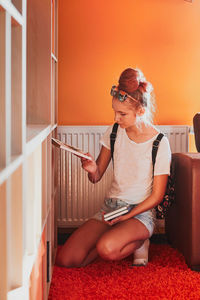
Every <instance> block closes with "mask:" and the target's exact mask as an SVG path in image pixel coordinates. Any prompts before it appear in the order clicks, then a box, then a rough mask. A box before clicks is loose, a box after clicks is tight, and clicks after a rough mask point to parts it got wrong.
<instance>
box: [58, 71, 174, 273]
mask: <svg viewBox="0 0 200 300" xmlns="http://www.w3.org/2000/svg"><path fill="white" fill-rule="evenodd" d="M151 92H152V86H151V84H150V83H149V82H147V81H146V79H145V78H144V75H143V74H142V72H141V71H140V70H138V69H132V68H128V69H126V70H124V71H123V72H122V74H121V76H120V78H119V83H118V85H117V86H113V87H112V89H111V95H112V97H113V98H112V107H113V110H114V114H115V122H117V123H118V124H119V126H118V131H117V137H116V142H115V148H114V176H113V181H112V184H111V188H110V190H109V191H108V195H107V198H106V199H105V203H104V205H103V208H102V210H101V211H100V212H98V213H97V214H95V215H94V216H93V217H92V218H91V219H89V220H88V221H87V222H86V223H84V224H83V225H82V226H81V227H80V228H78V229H77V230H76V231H75V232H74V233H73V234H72V235H71V236H70V238H69V239H68V240H67V241H66V243H65V245H64V246H63V247H62V248H61V251H60V252H59V253H58V256H57V264H58V265H61V266H65V267H81V266H86V265H87V264H88V263H90V262H92V261H93V260H94V259H95V258H96V257H97V256H98V255H99V256H101V257H102V258H103V259H105V260H121V259H123V258H125V257H127V256H128V255H130V254H132V253H134V260H133V264H134V265H146V264H147V262H148V247H149V238H150V237H151V235H152V234H153V230H154V214H153V208H154V207H155V206H156V205H157V204H159V203H160V202H161V200H162V198H163V195H164V193H165V188H166V183H167V177H168V175H169V173H170V161H171V151H170V147H169V142H168V140H167V138H166V137H163V139H162V140H161V142H160V145H159V148H158V152H157V157H156V163H155V168H154V177H153V176H152V173H153V169H152V143H153V141H154V140H155V139H156V137H157V135H158V134H159V131H158V130H157V129H156V128H155V127H154V126H153V125H152V123H151V117H152V110H153V105H152V96H151ZM111 131H112V126H110V127H109V128H108V129H107V131H106V133H105V134H104V136H103V137H102V139H101V144H102V148H101V151H100V154H99V156H98V158H97V160H96V162H95V161H94V159H92V161H90V160H87V159H81V162H82V167H83V169H84V170H85V171H87V172H88V178H89V180H90V181H91V182H93V183H96V182H97V181H99V180H100V179H101V177H102V176H103V174H104V172H105V171H106V168H107V167H108V164H109V162H110V160H111V150H110V133H111ZM89 155H90V154H89ZM94 201H95V200H94ZM126 204H131V205H133V208H132V210H131V211H130V212H129V213H127V214H125V215H122V216H119V217H117V218H115V219H113V220H111V221H107V222H106V221H104V218H103V213H102V211H106V209H108V210H109V209H110V208H113V207H115V208H117V207H121V206H123V205H126Z"/></svg>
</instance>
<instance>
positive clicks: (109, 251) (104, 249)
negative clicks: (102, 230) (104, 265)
mask: <svg viewBox="0 0 200 300" xmlns="http://www.w3.org/2000/svg"><path fill="white" fill-rule="evenodd" d="M96 248H97V252H98V254H99V255H100V256H101V257H102V258H103V259H105V260H117V259H118V251H117V249H116V247H115V246H114V243H113V242H112V241H111V240H109V239H104V238H102V239H100V240H99V241H98V243H97V245H96Z"/></svg>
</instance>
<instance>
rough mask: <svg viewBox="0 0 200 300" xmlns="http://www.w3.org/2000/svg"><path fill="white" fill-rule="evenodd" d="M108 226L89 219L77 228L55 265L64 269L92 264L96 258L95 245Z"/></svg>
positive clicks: (59, 254)
mask: <svg viewBox="0 0 200 300" xmlns="http://www.w3.org/2000/svg"><path fill="white" fill-rule="evenodd" d="M109 229H110V226H109V225H107V224H105V223H103V222H101V221H98V220H95V219H90V220H88V221H87V222H86V223H84V224H83V225H82V226H81V227H79V228H78V229H77V230H76V231H75V232H73V234H72V235H71V236H70V237H69V239H68V240H67V241H66V243H65V244H64V246H63V247H62V248H61V251H60V252H59V253H58V255H57V259H56V263H57V264H58V265H60V266H65V267H81V266H85V265H87V264H88V263H90V262H92V261H93V260H94V259H95V258H96V257H97V256H98V253H97V251H96V243H97V241H98V239H99V238H100V237H101V236H102V234H103V233H105V232H106V231H108V230H109Z"/></svg>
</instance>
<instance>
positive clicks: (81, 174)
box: [57, 125, 189, 227]
mask: <svg viewBox="0 0 200 300" xmlns="http://www.w3.org/2000/svg"><path fill="white" fill-rule="evenodd" d="M157 127H158V128H159V129H160V130H161V131H162V132H163V133H164V134H165V135H166V136H167V137H168V139H169V142H170V146H171V149H172V152H187V151H188V133H189V126H179V125H174V126H170V125H166V126H163V125H160V126H157ZM106 129H107V126H58V131H57V132H58V136H57V138H58V139H60V140H62V141H63V142H66V143H68V144H70V145H72V146H75V147H78V148H80V149H83V151H84V152H90V153H91V154H92V155H93V157H95V158H97V156H98V154H99V150H100V144H99V140H100V137H101V135H102V134H103V133H104V132H105V131H106ZM59 176H60V178H59V179H60V180H59V182H60V186H59V189H60V197H59V200H58V208H57V212H58V216H57V221H58V227H77V226H79V225H80V224H82V223H83V222H84V221H86V220H87V219H88V218H90V217H91V216H92V215H93V214H95V212H97V211H98V209H99V208H100V206H101V204H102V201H103V199H104V196H105V193H106V190H107V189H108V188H109V185H110V183H111V179H112V163H110V165H109V167H108V169H107V171H106V173H105V174H104V176H103V178H102V179H101V181H100V182H98V183H96V184H92V183H91V182H89V180H88V178H87V172H85V171H84V170H83V169H82V168H81V164H80V160H79V159H78V158H77V157H76V156H74V155H71V153H68V152H66V151H64V150H61V151H60V160H59Z"/></svg>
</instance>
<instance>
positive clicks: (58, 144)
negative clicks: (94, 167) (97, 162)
mask: <svg viewBox="0 0 200 300" xmlns="http://www.w3.org/2000/svg"><path fill="white" fill-rule="evenodd" d="M51 139H52V144H53V145H54V146H56V147H58V148H60V149H63V150H66V151H69V152H71V153H73V154H75V155H76V156H78V157H84V158H86V159H89V160H92V158H91V157H90V156H88V155H86V154H84V152H83V151H81V150H80V149H78V148H76V147H73V146H71V145H68V144H65V143H63V142H61V141H60V140H57V139H55V138H51Z"/></svg>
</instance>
